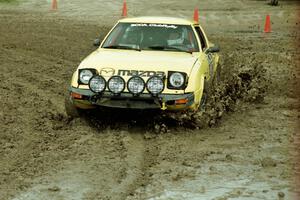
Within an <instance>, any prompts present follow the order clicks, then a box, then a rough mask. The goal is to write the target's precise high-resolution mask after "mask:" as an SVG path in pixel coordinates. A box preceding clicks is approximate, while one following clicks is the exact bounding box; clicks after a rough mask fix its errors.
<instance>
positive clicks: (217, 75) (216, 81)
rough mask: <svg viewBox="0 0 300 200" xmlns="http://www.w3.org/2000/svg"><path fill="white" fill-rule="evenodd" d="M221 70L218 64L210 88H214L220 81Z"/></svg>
mask: <svg viewBox="0 0 300 200" xmlns="http://www.w3.org/2000/svg"><path fill="white" fill-rule="evenodd" d="M221 72H222V68H221V66H220V65H218V66H217V71H216V74H215V76H214V79H213V84H212V85H213V88H212V89H215V88H216V87H217V86H218V85H219V84H220V83H221V78H222V77H221Z"/></svg>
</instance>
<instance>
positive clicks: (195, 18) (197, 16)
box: [194, 8, 199, 23]
mask: <svg viewBox="0 0 300 200" xmlns="http://www.w3.org/2000/svg"><path fill="white" fill-rule="evenodd" d="M194 21H195V22H197V23H199V10H198V8H195V10H194Z"/></svg>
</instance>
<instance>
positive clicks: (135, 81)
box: [127, 76, 145, 95]
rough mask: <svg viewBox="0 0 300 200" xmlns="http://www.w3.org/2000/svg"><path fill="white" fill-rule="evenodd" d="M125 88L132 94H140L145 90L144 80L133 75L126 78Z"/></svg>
mask: <svg viewBox="0 0 300 200" xmlns="http://www.w3.org/2000/svg"><path fill="white" fill-rule="evenodd" d="M127 88H128V91H129V92H131V93H132V94H134V95H138V94H141V93H143V91H144V90H145V81H144V80H143V79H142V78H141V77H139V76H133V77H131V78H130V79H129V80H128V82H127Z"/></svg>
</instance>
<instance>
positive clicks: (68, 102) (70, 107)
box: [65, 93, 80, 118]
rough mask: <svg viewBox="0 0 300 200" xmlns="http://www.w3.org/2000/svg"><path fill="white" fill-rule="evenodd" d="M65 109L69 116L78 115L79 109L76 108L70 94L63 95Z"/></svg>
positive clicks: (75, 116) (76, 116) (74, 116)
mask: <svg viewBox="0 0 300 200" xmlns="http://www.w3.org/2000/svg"><path fill="white" fill-rule="evenodd" d="M65 110H66V113H67V115H68V116H69V117H71V118H78V117H80V109H79V108H77V107H76V106H75V105H74V104H73V101H72V99H71V97H70V94H69V93H68V95H66V97H65Z"/></svg>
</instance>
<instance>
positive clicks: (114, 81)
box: [108, 76, 125, 94]
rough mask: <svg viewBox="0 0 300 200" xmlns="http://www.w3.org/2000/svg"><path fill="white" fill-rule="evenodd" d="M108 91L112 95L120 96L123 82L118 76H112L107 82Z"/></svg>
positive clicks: (123, 87) (123, 85)
mask: <svg viewBox="0 0 300 200" xmlns="http://www.w3.org/2000/svg"><path fill="white" fill-rule="evenodd" d="M108 89H109V90H110V91H111V92H112V93H114V94H120V93H121V92H123V90H124V89H125V81H124V79H123V78H122V77H120V76H113V77H111V78H110V79H109V80H108Z"/></svg>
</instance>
